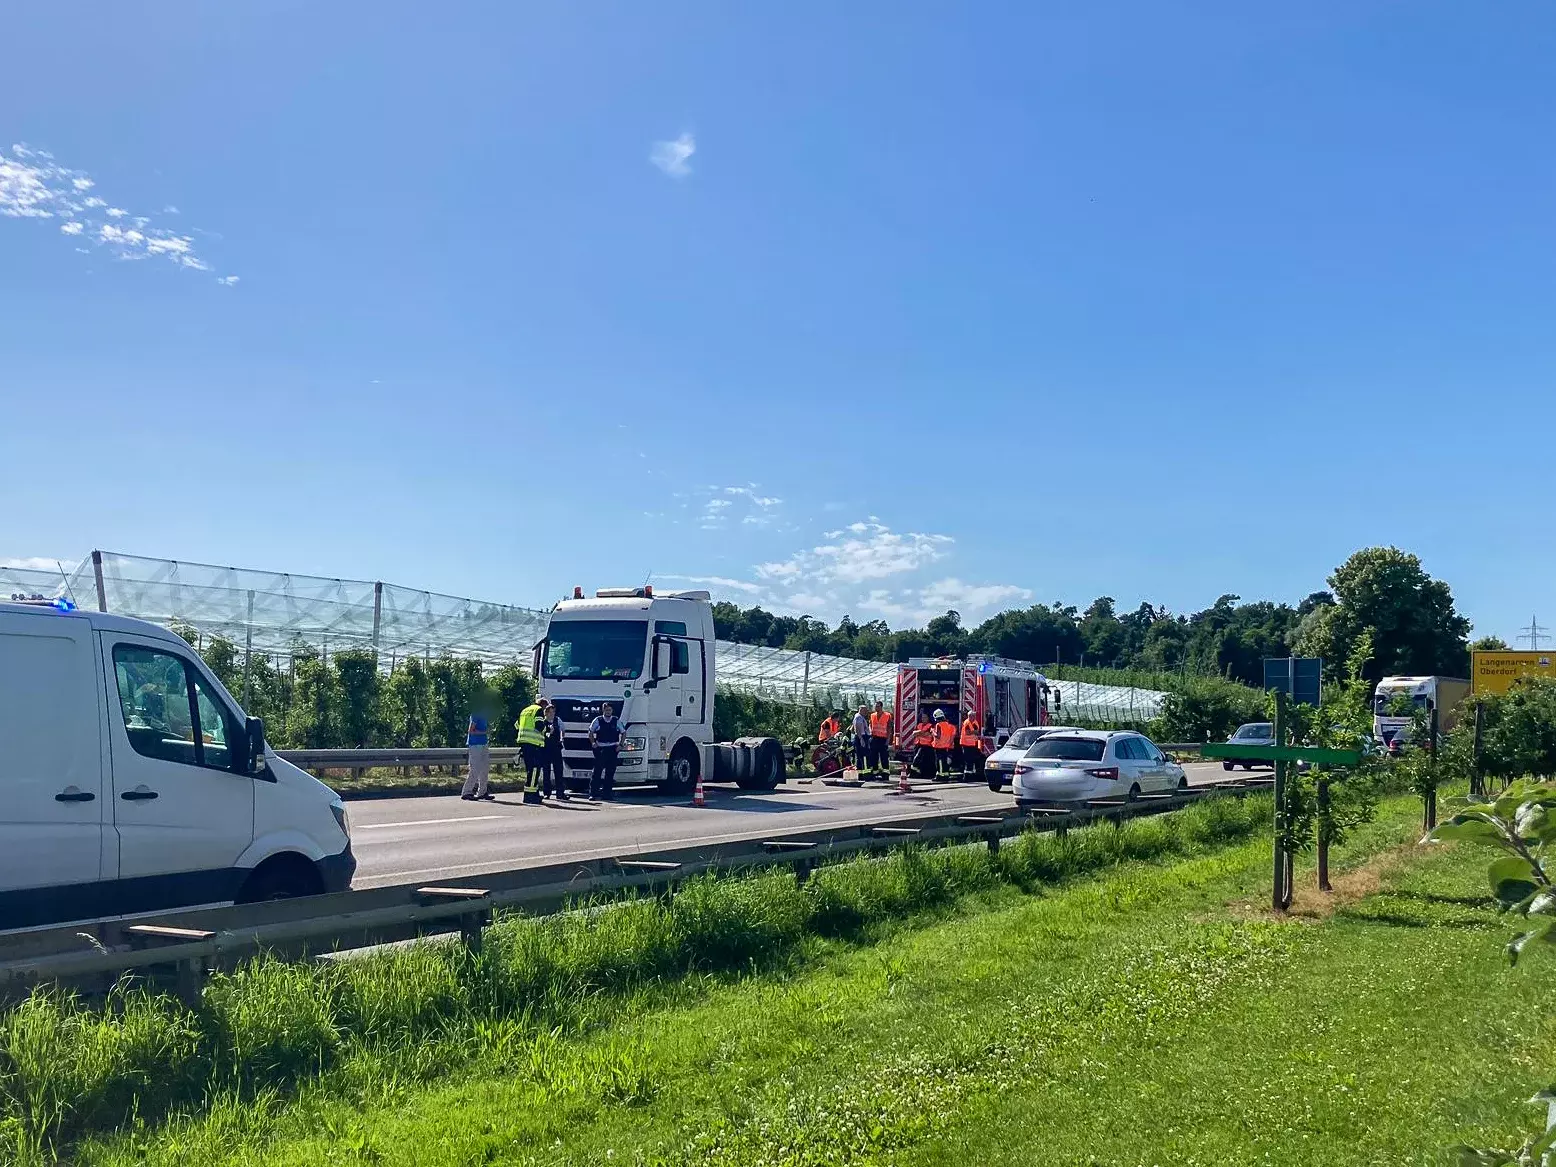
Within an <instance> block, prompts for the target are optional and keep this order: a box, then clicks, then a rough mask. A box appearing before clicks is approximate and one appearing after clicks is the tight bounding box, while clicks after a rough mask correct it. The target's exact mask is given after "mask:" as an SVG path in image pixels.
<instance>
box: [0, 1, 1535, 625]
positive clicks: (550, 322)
mask: <svg viewBox="0 0 1556 1167" xmlns="http://www.w3.org/2000/svg"><path fill="white" fill-rule="evenodd" d="M1286 9H1287V10H1285V11H1282V10H1278V9H1277V8H1273V7H1271V6H1254V7H1250V6H1248V5H1246V4H1236V3H1231V2H1220V3H1216V2H1212V3H1197V4H1192V5H1190V4H1176V3H1173V4H1166V3H1154V2H1153V3H1145V2H1131V3H1121V2H1114V3H1095V4H1087V5H1056V4H1008V5H1000V4H981V5H974V6H971V7H968V6H958V5H922V4H901V3H892V4H886V3H855V4H847V5H836V4H821V3H795V4H784V5H777V4H769V5H754V4H739V5H728V4H726V5H715V4H710V3H702V4H676V3H668V4H656V5H642V4H627V3H617V4H597V5H571V6H566V5H550V6H539V5H510V4H496V3H472V4H466V5H454V6H427V5H421V4H409V3H373V4H368V3H358V2H355V0H352V2H342V3H337V4H331V5H315V4H307V3H302V2H271V3H241V4H233V5H225V6H219V7H213V6H211V5H208V4H200V3H194V2H192V0H167V2H163V3H156V4H152V3H131V4H125V5H120V6H115V7H114V8H113V9H112V10H111V14H110V10H106V9H105V10H102V11H101V12H100V13H99V15H98V18H97V19H95V20H88V19H87V18H86V17H85V16H84V15H83V10H82V9H80V8H79V7H74V8H71V7H66V8H61V7H59V6H51V5H34V6H30V7H27V8H25V9H23V10H19V11H16V12H11V13H8V14H7V15H6V16H5V17H4V18H3V21H4V27H5V29H6V40H7V42H8V46H9V47H8V49H7V68H6V69H5V70H3V71H0V110H3V111H4V116H3V117H0V396H3V398H4V410H3V414H0V416H3V418H4V421H3V422H0V458H3V459H4V464H5V467H6V469H7V472H8V474H7V476H8V478H9V482H10V490H9V494H8V499H9V502H8V505H7V506H6V508H5V512H4V514H5V522H4V523H3V525H0V555H5V556H12V557H27V556H61V557H65V558H74V557H77V556H79V555H80V554H82V553H83V552H84V551H86V550H87V549H89V548H91V547H94V546H97V547H103V548H107V549H112V550H121V551H130V552H135V553H139V554H145V555H152V556H164V557H169V558H179V559H187V560H201V561H206V562H217V563H231V564H235V565H239V566H253V567H264V568H270V569H275V570H284V571H293V572H306V573H315V574H323V575H329V576H337V575H338V576H348V577H361V578H383V579H389V580H393V581H395V582H399V583H404V584H407V585H413V586H420V587H426V588H430V589H433V590H439V591H445V592H452V593H455V594H461V595H474V596H479V597H483V598H490V599H497V600H505V601H509V602H515V603H529V604H541V603H544V602H547V601H548V600H549V599H551V598H554V597H555V596H558V595H560V594H562V593H563V592H564V591H565V590H566V589H568V588H570V587H571V586H572V584H574V583H581V584H584V585H586V586H590V587H593V586H601V585H605V584H611V583H635V582H640V581H641V580H642V579H643V578H644V577H645V576H647V575H648V574H650V573H652V575H653V577H654V578H655V579H658V580H662V581H665V582H667V583H668V582H672V581H673V580H675V579H677V578H678V577H681V578H696V579H713V580H719V581H723V582H720V583H717V584H715V585H714V587H715V590H716V591H717V592H718V593H719V594H720V596H721V597H722V598H729V599H735V600H739V601H741V602H743V603H751V602H755V601H757V600H760V601H762V602H764V603H766V604H767V605H769V606H771V607H776V608H779V609H782V610H788V611H804V612H810V613H812V614H814V615H817V616H823V617H826V618H829V619H835V618H836V617H837V616H839V615H841V614H843V613H844V612H849V613H851V614H852V615H853V616H854V617H855V618H856V619H870V618H875V617H885V618H887V619H888V620H890V621H891V622H892V623H893V624H901V623H905V622H912V623H916V622H919V621H921V620H922V619H923V618H924V617H925V616H927V615H930V614H933V613H934V612H937V611H940V610H943V609H944V608H946V607H956V608H958V609H959V610H961V611H962V612H963V613H964V615H966V616H967V617H968V619H969V622H971V621H974V620H976V619H978V618H981V617H982V616H985V615H987V614H989V613H990V612H991V611H993V610H995V609H997V608H1000V607H1006V606H1010V605H1011V604H1014V603H1020V602H1025V601H1028V600H1043V601H1051V600H1054V599H1063V600H1065V601H1067V602H1073V603H1077V604H1085V603H1087V602H1088V601H1090V600H1091V599H1092V598H1093V597H1094V596H1096V595H1099V594H1109V595H1112V596H1114V597H1116V598H1117V599H1118V601H1119V603H1120V606H1124V607H1130V606H1133V605H1134V604H1136V603H1138V602H1139V601H1140V600H1141V599H1149V600H1151V601H1153V602H1155V603H1160V604H1166V605H1167V606H1169V607H1170V608H1172V609H1174V610H1179V611H1182V610H1191V609H1195V608H1199V607H1204V606H1206V605H1208V604H1210V603H1211V602H1212V601H1214V600H1215V598H1216V596H1217V595H1219V594H1221V593H1223V592H1233V593H1238V594H1241V595H1242V596H1244V597H1245V598H1274V599H1285V600H1289V601H1291V602H1293V603H1294V602H1296V601H1297V600H1299V599H1301V597H1302V596H1304V595H1305V594H1307V593H1308V592H1310V591H1312V590H1314V589H1316V588H1319V587H1321V586H1323V578H1324V576H1325V575H1326V574H1327V573H1328V572H1329V571H1330V570H1331V569H1332V568H1333V567H1334V566H1335V565H1336V564H1338V563H1339V562H1340V561H1341V560H1342V559H1344V557H1345V556H1346V555H1347V554H1349V553H1350V552H1351V551H1352V550H1354V549H1356V548H1357V547H1360V546H1364V545H1367V544H1372V543H1393V544H1396V545H1398V546H1402V547H1405V548H1407V549H1409V550H1413V551H1415V552H1417V553H1418V554H1420V555H1421V556H1422V558H1423V560H1424V561H1425V564H1426V567H1427V569H1428V570H1429V571H1431V572H1432V573H1433V574H1435V575H1438V576H1441V577H1443V578H1445V579H1447V580H1448V581H1449V582H1450V583H1451V584H1452V586H1453V588H1454V591H1455V595H1456V596H1457V598H1458V600H1459V603H1460V606H1461V608H1462V609H1463V610H1464V611H1465V612H1466V613H1467V614H1468V615H1469V616H1470V617H1471V618H1472V619H1473V620H1474V622H1475V624H1476V628H1477V632H1490V633H1498V634H1500V635H1503V636H1504V637H1508V638H1511V637H1512V636H1513V635H1514V634H1515V633H1516V631H1517V628H1518V626H1520V625H1521V624H1523V623H1526V622H1527V621H1528V618H1529V613H1530V612H1531V610H1538V611H1552V613H1553V615H1556V605H1553V604H1552V603H1551V600H1552V598H1553V597H1552V595H1551V584H1550V581H1551V579H1552V578H1553V576H1556V543H1553V540H1552V539H1551V538H1550V536H1549V518H1548V516H1549V500H1550V498H1551V495H1552V491H1551V486H1550V478H1551V457H1550V455H1549V454H1548V453H1547V450H1548V449H1549V448H1550V447H1551V446H1552V444H1553V442H1556V406H1553V405H1552V398H1551V393H1550V385H1551V381H1552V371H1553V366H1556V333H1553V330H1552V328H1551V324H1550V318H1551V310H1552V306H1553V291H1556V287H1553V284H1556V264H1553V259H1556V216H1553V208H1556V198H1553V194H1556V152H1553V151H1552V149H1551V141H1552V129H1553V121H1556V72H1553V71H1552V70H1551V68H1550V67H1549V62H1550V61H1551V60H1552V59H1556V10H1553V9H1552V8H1551V7H1550V6H1549V5H1548V4H1545V3H1540V2H1535V0H1511V2H1509V3H1505V4H1499V5H1496V6H1493V7H1483V6H1477V5H1465V4H1461V3H1432V2H1419V3H1410V4H1406V3H1402V2H1388V3H1385V2H1356V3H1346V4H1339V3H1334V4H1318V5H1302V6H1286ZM12 143H16V144H18V145H20V146H21V147H23V149H21V150H17V149H15V148H13V147H12V145H11V144H12ZM78 180H81V181H86V182H89V183H91V184H92V185H90V186H89V187H82V186H80V185H79V182H78ZM88 199H101V200H102V203H101V204H100V205H87V203H86V200H88ZM115 210H120V211H123V212H124V213H123V214H122V215H111V212H112V211H115ZM71 224H80V226H79V227H72V226H71ZM105 228H106V229H107V233H106V234H105ZM127 231H134V232H137V233H138V235H139V238H138V239H129V238H127V237H126V236H125V235H124V234H123V233H124V232H127ZM72 232H73V233H72ZM115 232H118V233H119V234H115ZM234 277H235V279H234ZM718 504H727V505H718Z"/></svg>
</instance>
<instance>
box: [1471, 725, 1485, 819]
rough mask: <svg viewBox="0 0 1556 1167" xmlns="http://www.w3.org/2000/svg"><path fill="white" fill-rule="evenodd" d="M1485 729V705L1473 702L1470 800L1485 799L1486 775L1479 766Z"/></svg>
mask: <svg viewBox="0 0 1556 1167" xmlns="http://www.w3.org/2000/svg"><path fill="white" fill-rule="evenodd" d="M1485 729H1486V705H1485V702H1483V701H1477V702H1475V751H1474V756H1473V757H1472V758H1471V760H1470V796H1471V797H1472V798H1485V797H1486V775H1485V773H1484V771H1482V769H1481V765H1480V751H1481V746H1482V744H1483V741H1484V738H1483V735H1484V733H1485Z"/></svg>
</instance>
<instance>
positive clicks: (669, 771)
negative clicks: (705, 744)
mask: <svg viewBox="0 0 1556 1167" xmlns="http://www.w3.org/2000/svg"><path fill="white" fill-rule="evenodd" d="M701 768H702V763H701V759H700V758H698V756H697V748H696V747H695V746H693V745H692V744H691V743H690V742H682V743H681V744H680V745H678V746H676V747H675V749H673V750H672V751H670V761H669V762H668V763H667V764H666V765H665V790H666V791H667V792H668V793H670V794H685V793H686V792H687V791H688V790H690V789H691V788H692V787H693V786H695V785H697V771H698V770H700V769H701Z"/></svg>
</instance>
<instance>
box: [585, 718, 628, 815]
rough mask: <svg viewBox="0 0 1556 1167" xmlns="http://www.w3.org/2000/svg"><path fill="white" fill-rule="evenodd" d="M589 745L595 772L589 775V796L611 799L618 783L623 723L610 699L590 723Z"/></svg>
mask: <svg viewBox="0 0 1556 1167" xmlns="http://www.w3.org/2000/svg"><path fill="white" fill-rule="evenodd" d="M589 747H590V748H591V749H592V750H594V773H592V774H591V775H590V776H589V797H590V798H594V799H602V800H609V799H610V798H611V797H612V791H613V788H614V787H615V785H616V755H617V751H618V750H620V748H621V723H620V722H619V721H617V720H616V707H615V706H614V705H612V704H611V703H610V702H609V701H607V702H606V703H605V704H603V705H601V706H600V715H599V716H598V717H596V718H595V719H594V720H593V721H592V722H590V723H589Z"/></svg>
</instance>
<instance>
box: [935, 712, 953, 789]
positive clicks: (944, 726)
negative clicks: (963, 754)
mask: <svg viewBox="0 0 1556 1167" xmlns="http://www.w3.org/2000/svg"><path fill="white" fill-rule="evenodd" d="M955 757H956V726H955V725H954V724H953V723H952V722H951V720H950V719H949V718H948V717H946V715H945V713H944V712H942V711H941V710H939V709H937V710H935V760H936V767H935V768H936V769H937V770H938V771H939V772H940V774H942V775H949V774H950V773H951V763H952V762H953V761H954V760H955Z"/></svg>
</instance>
